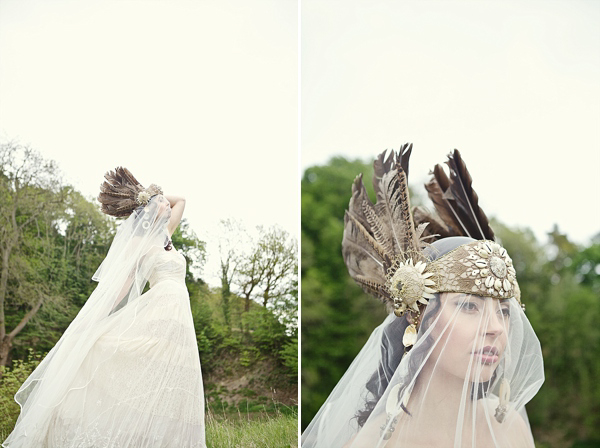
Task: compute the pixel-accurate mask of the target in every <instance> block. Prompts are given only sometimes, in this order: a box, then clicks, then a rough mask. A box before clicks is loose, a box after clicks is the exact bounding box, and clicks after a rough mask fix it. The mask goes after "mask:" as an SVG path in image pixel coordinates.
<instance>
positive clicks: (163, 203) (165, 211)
mask: <svg viewBox="0 0 600 448" xmlns="http://www.w3.org/2000/svg"><path fill="white" fill-rule="evenodd" d="M155 201H156V203H157V210H156V217H157V219H160V218H166V219H168V218H170V217H171V204H169V201H168V200H167V199H166V198H165V197H164V196H162V195H159V196H157V197H156V198H155Z"/></svg>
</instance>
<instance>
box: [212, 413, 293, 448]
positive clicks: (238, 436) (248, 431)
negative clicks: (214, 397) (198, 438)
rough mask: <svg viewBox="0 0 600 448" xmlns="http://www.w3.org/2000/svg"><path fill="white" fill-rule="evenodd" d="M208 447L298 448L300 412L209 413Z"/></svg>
mask: <svg viewBox="0 0 600 448" xmlns="http://www.w3.org/2000/svg"><path fill="white" fill-rule="evenodd" d="M206 446H207V447H208V448H237V447H242V448H295V447H297V446H298V414H297V413H295V412H293V413H279V412H278V413H275V414H271V413H269V414H267V413H264V412H263V413H258V412H252V413H246V414H244V413H239V414H229V415H227V414H225V415H223V414H221V415H215V414H213V413H209V414H208V415H207V416H206Z"/></svg>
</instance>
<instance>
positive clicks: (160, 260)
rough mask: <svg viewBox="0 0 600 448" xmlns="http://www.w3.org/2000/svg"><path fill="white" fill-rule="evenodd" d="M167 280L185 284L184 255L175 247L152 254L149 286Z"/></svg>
mask: <svg viewBox="0 0 600 448" xmlns="http://www.w3.org/2000/svg"><path fill="white" fill-rule="evenodd" d="M167 280H171V281H175V282H177V283H182V284H184V285H185V257H184V256H183V255H181V254H180V253H179V252H177V251H176V250H175V249H171V250H164V251H161V252H158V253H157V254H156V255H154V259H153V268H152V272H151V273H150V277H149V279H148V281H149V282H150V287H151V288H152V287H154V286H156V285H157V284H158V283H160V282H164V281H167Z"/></svg>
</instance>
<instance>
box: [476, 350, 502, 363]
mask: <svg viewBox="0 0 600 448" xmlns="http://www.w3.org/2000/svg"><path fill="white" fill-rule="evenodd" d="M476 355H477V356H479V358H480V359H481V362H482V363H483V364H486V365H491V364H495V363H497V362H498V360H499V359H500V357H499V356H498V355H486V354H484V353H476Z"/></svg>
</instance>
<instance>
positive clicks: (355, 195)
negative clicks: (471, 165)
mask: <svg viewBox="0 0 600 448" xmlns="http://www.w3.org/2000/svg"><path fill="white" fill-rule="evenodd" d="M411 152H412V144H405V145H403V146H402V147H401V148H400V150H399V151H398V153H394V152H393V151H392V152H391V153H390V154H388V156H387V157H386V156H385V152H384V153H382V154H380V155H379V156H378V157H377V159H376V160H375V162H374V164H373V166H374V171H375V175H374V177H373V186H374V188H375V195H376V197H377V201H376V203H375V204H373V203H372V202H371V201H370V199H369V198H368V196H367V192H366V190H365V187H364V185H363V182H362V175H359V176H357V178H356V179H355V180H354V184H353V185H352V198H351V199H350V204H349V207H348V210H347V211H346V214H345V218H344V237H343V240H342V253H343V256H344V261H345V263H346V266H347V267H348V271H349V272H350V275H351V276H352V278H353V279H354V280H355V281H356V282H357V283H358V284H359V285H360V286H361V287H362V288H363V289H364V290H365V291H366V292H367V293H369V294H371V295H374V296H375V297H377V298H379V299H380V300H382V301H383V302H384V303H385V304H387V305H388V307H389V308H390V309H391V310H393V311H394V313H395V314H396V315H398V316H401V315H402V314H404V313H405V312H406V311H409V312H411V313H414V314H415V315H417V316H418V315H419V314H420V312H421V309H422V306H420V305H419V304H422V305H425V304H427V301H428V299H430V298H432V297H433V294H434V293H436V292H442V291H447V292H463V293H468V294H476V295H480V296H489V297H494V298H510V297H516V298H517V300H519V301H520V297H519V288H518V284H517V281H516V274H515V270H514V268H513V267H512V260H511V259H510V257H509V256H508V254H507V253H506V250H505V249H503V248H502V247H501V246H500V245H499V244H497V243H495V242H494V241H493V240H494V232H493V230H492V228H491V227H490V225H489V222H488V219H487V216H486V215H485V213H484V211H483V210H482V209H481V208H480V207H479V198H478V196H477V193H475V190H473V187H472V178H471V175H470V174H469V171H468V170H467V167H466V164H465V163H464V161H463V160H462V157H461V156H460V153H459V152H458V150H454V152H453V153H450V154H449V155H448V161H447V162H446V163H447V164H448V166H449V168H450V177H448V176H447V175H446V174H445V172H444V170H443V169H442V167H441V166H440V165H436V166H435V168H434V170H433V171H432V174H433V178H432V179H431V181H429V182H428V183H427V184H426V186H425V187H426V189H427V191H428V193H429V197H430V198H431V200H432V201H433V203H434V206H435V209H436V211H437V213H438V215H439V218H438V217H437V216H435V215H433V214H431V213H429V212H428V211H427V210H426V209H424V208H422V207H416V208H415V209H414V210H413V212H412V213H411V208H410V198H409V195H408V183H407V178H408V161H409V158H410V154H411ZM448 236H469V237H471V238H474V239H476V240H478V241H474V242H471V243H468V244H465V245H462V246H460V247H458V248H457V249H455V250H453V251H452V252H449V253H447V254H445V255H443V256H442V257H440V258H438V259H437V260H435V261H433V262H431V261H430V260H429V259H428V258H427V257H426V255H425V253H424V252H423V249H424V248H425V247H427V246H428V245H429V243H430V242H432V241H434V240H436V239H439V238H445V237H448ZM415 320H416V319H415ZM413 329H414V328H413ZM415 335H416V332H415Z"/></svg>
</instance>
